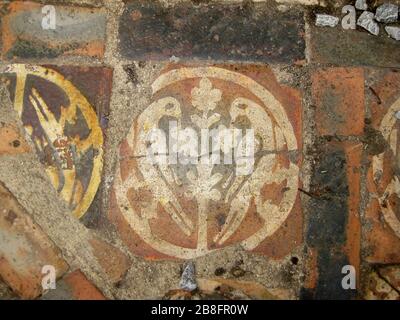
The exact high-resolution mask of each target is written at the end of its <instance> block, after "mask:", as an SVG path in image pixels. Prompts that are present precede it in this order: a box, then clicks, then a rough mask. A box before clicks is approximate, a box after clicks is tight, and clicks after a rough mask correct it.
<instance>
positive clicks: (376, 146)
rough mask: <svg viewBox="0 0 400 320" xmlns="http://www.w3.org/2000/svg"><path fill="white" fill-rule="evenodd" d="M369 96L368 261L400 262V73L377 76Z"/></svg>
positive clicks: (383, 73) (388, 72)
mask: <svg viewBox="0 0 400 320" xmlns="http://www.w3.org/2000/svg"><path fill="white" fill-rule="evenodd" d="M371 90H372V91H373V92H374V94H373V95H372V97H371V98H370V99H369V103H368V106H369V109H370V112H371V129H370V132H369V134H370V140H371V141H372V142H371V145H372V147H371V148H370V149H369V154H370V155H369V159H370V161H371V163H370V167H369V171H368V184H367V185H368V191H369V193H370V199H369V203H368V207H367V211H366V220H367V222H368V224H369V227H368V228H366V229H365V237H366V240H367V243H366V246H367V249H368V257H367V259H368V261H370V262H375V263H400V216H399V213H400V210H399V208H400V201H399V197H400V195H399V194H400V186H399V146H400V141H399V139H398V132H399V122H400V120H398V119H396V117H395V112H397V111H398V110H400V100H399V99H400V75H399V73H397V72H391V71H385V72H382V73H381V74H380V75H377V76H375V77H374V82H373V83H372V84H371Z"/></svg>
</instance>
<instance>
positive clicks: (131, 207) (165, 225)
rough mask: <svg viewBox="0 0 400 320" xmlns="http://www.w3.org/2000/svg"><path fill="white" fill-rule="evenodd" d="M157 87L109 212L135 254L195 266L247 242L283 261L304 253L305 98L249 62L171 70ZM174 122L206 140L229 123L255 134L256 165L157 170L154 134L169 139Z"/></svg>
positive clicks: (125, 146)
mask: <svg viewBox="0 0 400 320" xmlns="http://www.w3.org/2000/svg"><path fill="white" fill-rule="evenodd" d="M152 90H153V98H152V102H151V103H150V104H149V106H148V107H147V108H146V109H145V110H144V111H143V112H142V113H141V115H139V116H138V117H137V118H136V119H135V121H134V122H133V124H132V126H131V129H130V132H129V133H128V135H127V137H126V139H125V140H124V141H123V142H122V144H121V147H120V160H119V165H118V168H117V171H116V177H115V182H114V189H113V192H112V202H113V206H112V209H111V212H110V215H111V217H112V219H114V220H115V221H116V222H117V225H118V226H119V228H120V232H121V233H122V235H123V236H124V237H125V238H126V240H127V241H128V243H129V244H130V247H131V248H132V250H133V251H134V252H135V253H138V254H140V255H142V256H145V257H147V258H165V257H169V258H180V259H190V258H195V257H198V256H202V255H205V254H207V253H210V252H213V251H217V250H219V249H220V248H222V247H225V246H229V245H233V244H241V245H242V246H243V247H244V248H246V249H247V250H252V251H256V252H259V253H264V254H266V255H269V256H272V257H275V258H277V257H282V256H284V255H285V254H287V253H288V252H289V251H290V248H293V247H295V246H298V245H299V244H300V243H301V237H302V236H301V235H302V231H301V229H302V218H301V210H300V207H299V201H298V191H297V189H298V187H299V164H300V163H301V162H300V160H301V123H302V122H301V95H300V93H299V92H298V91H297V90H294V89H292V88H289V87H284V86H281V85H279V84H278V83H277V82H276V80H274V75H273V73H272V72H271V70H270V69H268V68H266V67H262V66H248V67H244V66H240V65H232V66H231V65H226V66H215V65H192V66H189V65H184V66H182V65H171V66H169V67H168V68H167V69H166V70H164V71H163V72H162V73H161V74H160V75H159V77H158V78H157V79H155V81H154V82H153V84H152ZM171 120H175V121H177V123H178V127H179V128H181V129H184V128H188V127H191V128H194V130H195V131H197V132H198V133H200V130H201V129H203V130H204V129H212V128H217V127H218V126H222V125H223V126H225V127H226V128H237V129H243V130H244V129H250V128H251V129H253V130H254V136H255V138H256V143H255V163H254V165H253V166H252V168H250V171H249V173H246V174H245V175H239V174H238V172H239V171H238V166H243V164H240V162H239V161H233V163H232V164H230V165H229V164H224V161H223V160H224V159H225V158H224V159H221V163H220V164H215V165H211V164H208V165H207V164H202V163H197V164H196V163H194V164H185V163H182V162H180V160H179V159H180V158H179V159H178V161H177V164H176V165H173V164H171V165H165V166H164V165H161V166H160V167H158V166H156V165H153V164H151V162H150V161H149V159H148V157H146V141H147V138H146V133H147V132H149V131H150V130H151V129H153V128H161V129H163V130H165V132H168V129H169V128H168V125H169V123H168V121H171ZM199 137H200V135H199ZM169 141H171V138H170V140H169ZM201 150H204V149H201V146H200V140H199V145H198V148H197V152H198V154H199V155H201V154H202V151H201ZM160 152H162V151H160ZM167 152H168V151H167ZM169 152H171V149H169ZM220 152H221V154H222V157H224V156H226V154H227V153H225V154H223V153H222V149H221V151H219V153H220Z"/></svg>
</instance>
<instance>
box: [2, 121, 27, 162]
mask: <svg viewBox="0 0 400 320" xmlns="http://www.w3.org/2000/svg"><path fill="white" fill-rule="evenodd" d="M27 152H31V148H30V146H29V145H28V143H27V142H26V140H25V138H24V137H23V136H22V132H21V131H20V130H19V129H18V128H17V127H16V125H13V124H0V156H2V155H16V154H21V153H27Z"/></svg>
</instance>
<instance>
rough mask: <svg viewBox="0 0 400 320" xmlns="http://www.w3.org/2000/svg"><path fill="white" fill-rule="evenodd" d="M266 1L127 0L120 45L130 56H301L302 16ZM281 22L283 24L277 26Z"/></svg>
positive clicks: (254, 58)
mask: <svg viewBox="0 0 400 320" xmlns="http://www.w3.org/2000/svg"><path fill="white" fill-rule="evenodd" d="M275 6H276V5H275V4H274V3H272V2H268V3H251V2H247V3H245V4H243V3H230V4H226V3H225V4H224V3H216V4H214V3H213V4H211V3H210V4H207V3H201V4H198V5H196V6H193V4H192V3H189V2H187V3H186V2H183V3H178V4H175V5H173V6H169V7H165V6H164V5H163V4H161V2H159V1H128V4H127V6H126V9H125V11H124V14H123V15H122V17H121V20H120V26H119V29H120V49H121V52H122V54H123V55H124V56H125V57H128V58H133V59H135V60H145V59H155V60H157V59H160V58H161V59H169V58H170V57H171V56H174V57H178V58H190V59H193V58H201V59H214V60H239V61H263V62H286V63H293V62H295V61H297V60H303V59H305V54H304V50H305V40H304V21H303V16H302V13H301V12H299V11H296V10H293V11H292V10H290V11H286V12H280V11H278V10H277V9H276V8H275ZM282 25H285V27H284V28H282Z"/></svg>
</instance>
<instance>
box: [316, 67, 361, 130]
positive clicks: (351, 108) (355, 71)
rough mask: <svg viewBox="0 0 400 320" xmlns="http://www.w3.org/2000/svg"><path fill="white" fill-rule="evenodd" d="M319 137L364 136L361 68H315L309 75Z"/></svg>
mask: <svg viewBox="0 0 400 320" xmlns="http://www.w3.org/2000/svg"><path fill="white" fill-rule="evenodd" d="M312 95H313V100H314V103H315V106H316V126H317V132H318V134H319V135H362V134H363V133H364V114H365V111H364V109H365V106H364V100H365V99H364V71H363V70H362V69H361V68H327V69H318V70H317V71H316V72H314V73H313V75H312Z"/></svg>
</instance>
